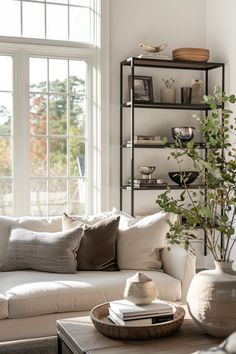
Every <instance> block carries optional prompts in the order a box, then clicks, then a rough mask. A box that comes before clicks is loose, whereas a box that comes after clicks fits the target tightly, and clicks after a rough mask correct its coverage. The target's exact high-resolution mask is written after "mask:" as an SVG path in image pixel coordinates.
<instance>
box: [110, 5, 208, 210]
mask: <svg viewBox="0 0 236 354" xmlns="http://www.w3.org/2000/svg"><path fill="white" fill-rule="evenodd" d="M205 30H206V28H205V1H204V0H178V1H176V0H146V1H145V2H144V1H143V0H110V60H111V80H110V83H111V92H110V94H111V107H110V108H111V109H110V132H111V136H110V138H111V144H110V147H111V151H110V157H111V159H110V166H111V167H110V181H111V184H110V185H111V193H110V206H111V207H112V206H116V207H119V99H120V98H119V63H120V61H122V60H124V59H125V58H127V57H129V56H132V55H134V56H135V55H138V54H140V53H141V50H140V49H139V47H138V44H139V43H150V44H153V45H159V44H161V43H167V44H168V48H167V52H169V53H171V52H172V50H173V49H175V48H178V47H186V46H188V47H189V46H193V47H205ZM145 73H147V71H146V72H145ZM160 75H163V74H160ZM160 75H159V77H156V78H155V80H156V83H155V81H154V84H155V85H154V86H156V87H158V86H159V84H160V81H161V76H160ZM166 75H170V73H168V74H166ZM171 75H173V74H171ZM175 75H177V77H176V76H175V79H177V80H176V81H179V82H180V78H181V75H182V72H181V73H180V72H179V73H178V74H177V73H176V74H175ZM191 75H193V74H191ZM191 75H190V74H188V76H186V74H185V75H184V77H185V79H184V80H186V82H183V81H182V83H181V84H185V85H188V84H189V83H190V79H191V78H192V76H191ZM182 80H183V75H182ZM155 89H156V90H157V88H154V91H155ZM156 94H158V92H156ZM126 114H127V112H126ZM145 114H147V111H146V110H142V112H140V111H139V112H138V115H139V117H138V118H139V123H138V124H139V134H140V131H141V128H143V130H142V132H143V134H145V133H146V134H148V133H150V131H148V126H149V127H150V128H149V129H152V128H153V127H154V126H155V124H158V123H157V119H156V115H159V117H160V118H158V122H159V124H160V122H161V125H162V131H161V133H162V134H164V135H168V134H169V127H170V126H176V124H177V123H176V120H175V119H181V118H182V122H183V123H184V122H185V124H187V122H188V119H189V118H188V116H189V113H188V115H187V113H186V112H183V111H182V113H181V112H178V113H177V112H176V111H172V112H170V111H165V112H164V111H161V112H160V111H159V112H157V110H152V112H151V113H150V110H149V112H148V114H149V116H150V117H149V118H147V119H149V121H148V124H147V120H146V116H145ZM181 114H182V116H181V117H180V115H181ZM176 117H177V118H176ZM127 119H128V117H127ZM155 119H156V121H155ZM150 121H151V124H150ZM163 121H165V122H166V124H165V125H163ZM178 122H179V123H180V120H178ZM156 128H157V127H156ZM150 151H151V150H149V152H150ZM152 154H155V152H152ZM152 154H149V157H145V159H144V158H141V157H140V159H139V160H138V161H137V164H139V163H142V164H143V163H145V162H146V163H148V164H149V163H153V158H152ZM157 164H158V166H157V169H158V176H160V177H161V176H162V174H163V171H164V170H165V168H166V158H162V159H161V161H160V159H159V161H157ZM126 193H127V192H126ZM142 193H143V192H138V193H137V192H136V196H137V203H136V205H138V212H139V211H140V212H141V211H142V210H145V209H148V208H152V207H155V206H156V204H155V200H156V193H155V191H154V192H147V195H146V197H145V198H144V194H142ZM145 193H146V192H145Z"/></svg>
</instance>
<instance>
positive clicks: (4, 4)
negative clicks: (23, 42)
mask: <svg viewBox="0 0 236 354" xmlns="http://www.w3.org/2000/svg"><path fill="white" fill-rule="evenodd" d="M0 35H1V36H17V37H20V36H21V27H20V2H19V1H14V0H8V1H0Z"/></svg>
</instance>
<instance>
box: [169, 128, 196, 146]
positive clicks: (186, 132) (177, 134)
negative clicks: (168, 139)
mask: <svg viewBox="0 0 236 354" xmlns="http://www.w3.org/2000/svg"><path fill="white" fill-rule="evenodd" d="M194 133H195V128H193V127H174V128H172V135H173V138H174V139H180V140H181V141H183V142H185V141H190V140H192V139H193V137H194Z"/></svg>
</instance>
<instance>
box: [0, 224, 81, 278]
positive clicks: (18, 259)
mask: <svg viewBox="0 0 236 354" xmlns="http://www.w3.org/2000/svg"><path fill="white" fill-rule="evenodd" d="M82 233H83V229H82V228H78V229H73V230H68V231H61V232H35V231H31V230H26V229H22V228H20V229H17V228H14V229H12V231H11V235H10V239H9V242H8V246H7V252H6V256H5V258H4V263H3V265H2V267H1V268H0V269H1V271H12V270H22V269H34V270H40V271H44V272H56V273H75V272H76V267H77V262H76V251H77V249H78V247H79V243H80V240H81V237H82Z"/></svg>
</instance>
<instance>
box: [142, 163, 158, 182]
mask: <svg viewBox="0 0 236 354" xmlns="http://www.w3.org/2000/svg"><path fill="white" fill-rule="evenodd" d="M155 169H156V166H139V171H140V172H141V175H142V178H143V179H149V178H152V173H153V172H154V171H155Z"/></svg>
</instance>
